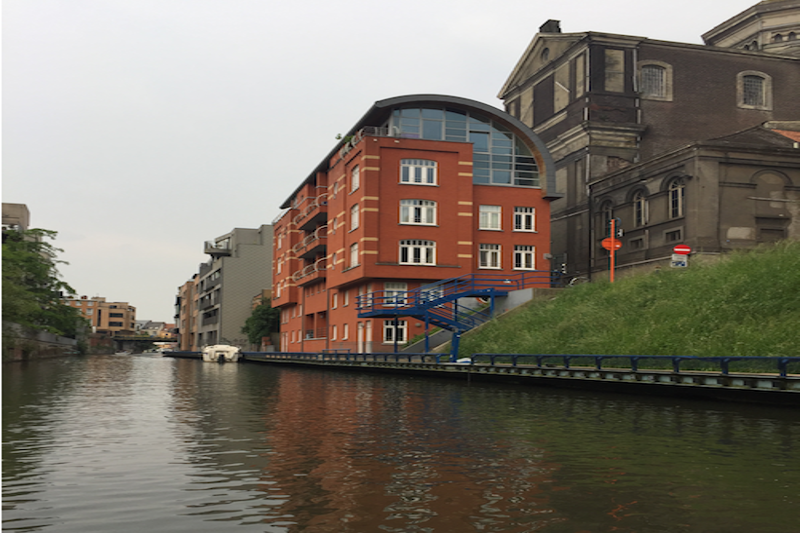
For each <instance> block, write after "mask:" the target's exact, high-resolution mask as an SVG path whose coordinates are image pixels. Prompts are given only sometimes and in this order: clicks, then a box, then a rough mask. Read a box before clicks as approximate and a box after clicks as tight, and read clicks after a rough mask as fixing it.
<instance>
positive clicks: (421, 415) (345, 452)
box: [3, 356, 800, 533]
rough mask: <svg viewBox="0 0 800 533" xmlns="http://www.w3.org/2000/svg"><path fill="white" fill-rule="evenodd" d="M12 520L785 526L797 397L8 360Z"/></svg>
mask: <svg viewBox="0 0 800 533" xmlns="http://www.w3.org/2000/svg"><path fill="white" fill-rule="evenodd" d="M3 381H4V388H3V395H4V402H3V415H4V416H3V438H4V442H3V459H4V472H3V477H4V516H3V520H4V529H5V530H8V531H58V532H66V533H70V532H78V531H80V532H85V531H103V532H106V531H112V532H113V531H132V530H134V528H135V529H137V530H138V529H150V530H154V531H159V532H161V531H188V530H191V531H227V530H236V531H254V532H255V531H264V532H284V533H288V532H292V533H294V532H330V531H337V532H339V531H341V532H367V531H388V532H417V531H419V532H464V531H487V532H494V531H504V532H527V531H544V532H573V533H574V532H578V531H592V532H595V531H630V532H633V531H637V532H649V531H654V532H655V531H727V532H735V531H742V532H744V531H748V532H750V531H760V532H773V531H774V532H781V533H785V532H787V531H792V530H793V528H795V522H796V508H797V505H798V503H800V471H799V470H798V450H797V444H796V443H797V439H798V437H800V417H799V416H798V413H797V411H793V410H776V409H771V408H762V407H753V406H741V405H727V404H714V403H700V402H682V401H677V400H667V399H643V398H637V397H620V396H611V395H608V396H606V395H597V394H585V393H581V392H576V391H557V390H546V389H545V390H537V389H525V388H517V387H500V386H497V385H479V384H468V383H465V382H457V381H439V380H422V379H410V378H397V377H392V376H380V375H365V374H353V373H343V372H325V371H318V370H312V369H291V368H282V367H277V366H260V365H254V364H239V365H233V364H227V365H216V364H207V363H206V364H203V363H200V362H197V361H189V360H172V359H164V358H156V357H122V356H115V357H94V358H86V359H73V360H57V361H48V362H39V363H29V364H27V365H24V366H23V365H6V367H5V368H4V375H3Z"/></svg>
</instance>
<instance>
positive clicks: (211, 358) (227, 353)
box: [203, 344, 242, 363]
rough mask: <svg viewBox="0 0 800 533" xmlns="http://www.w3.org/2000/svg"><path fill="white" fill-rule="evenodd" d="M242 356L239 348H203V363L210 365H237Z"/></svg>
mask: <svg viewBox="0 0 800 533" xmlns="http://www.w3.org/2000/svg"><path fill="white" fill-rule="evenodd" d="M241 356H242V352H241V350H240V349H239V347H238V346H229V345H227V344H215V345H213V346H206V347H205V348H203V361H207V362H209V363H235V362H236V361H238V360H239V358H240V357H241Z"/></svg>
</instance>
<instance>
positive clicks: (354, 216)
mask: <svg viewBox="0 0 800 533" xmlns="http://www.w3.org/2000/svg"><path fill="white" fill-rule="evenodd" d="M359 212H360V209H359V207H358V204H357V203H356V204H353V205H352V206H351V207H350V231H353V230H356V229H358V227H359V225H360V223H359Z"/></svg>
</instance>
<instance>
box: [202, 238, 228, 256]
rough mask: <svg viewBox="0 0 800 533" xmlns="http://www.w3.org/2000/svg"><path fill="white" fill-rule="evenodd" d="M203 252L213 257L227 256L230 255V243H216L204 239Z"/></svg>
mask: <svg viewBox="0 0 800 533" xmlns="http://www.w3.org/2000/svg"><path fill="white" fill-rule="evenodd" d="M203 252H204V253H207V254H208V255H210V256H211V257H213V258H214V259H217V258H218V257H223V256H225V257H227V256H230V255H231V248H230V245H229V244H227V243H217V242H214V241H206V244H205V247H204V249H203Z"/></svg>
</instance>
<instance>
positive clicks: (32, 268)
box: [3, 229, 82, 337]
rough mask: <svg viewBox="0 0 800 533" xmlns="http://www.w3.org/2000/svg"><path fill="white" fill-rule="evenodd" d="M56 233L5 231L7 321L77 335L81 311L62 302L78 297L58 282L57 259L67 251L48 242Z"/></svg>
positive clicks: (5, 316) (68, 287) (5, 314)
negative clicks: (70, 297)
mask: <svg viewBox="0 0 800 533" xmlns="http://www.w3.org/2000/svg"><path fill="white" fill-rule="evenodd" d="M56 235H57V233H56V232H55V231H50V230H44V229H30V230H27V231H4V232H3V322H14V323H17V324H20V325H22V326H27V327H32V328H36V329H42V330H46V331H50V332H51V333H55V334H58V335H64V336H68V337H69V336H74V335H75V334H76V332H77V330H78V327H79V325H80V324H81V321H82V318H81V315H80V312H79V311H78V310H77V309H74V308H72V307H70V306H68V305H65V304H64V303H63V302H62V301H61V297H62V295H71V294H75V291H74V290H73V289H72V287H70V286H69V285H68V284H67V283H65V282H63V281H61V280H60V279H58V270H57V269H56V265H57V264H58V263H64V261H59V260H57V259H56V254H57V253H58V252H61V251H63V250H61V249H59V248H55V247H54V246H53V245H51V244H50V243H48V242H46V240H45V239H54V238H55V236H56Z"/></svg>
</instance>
